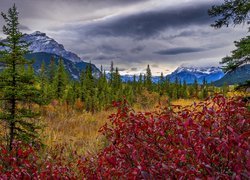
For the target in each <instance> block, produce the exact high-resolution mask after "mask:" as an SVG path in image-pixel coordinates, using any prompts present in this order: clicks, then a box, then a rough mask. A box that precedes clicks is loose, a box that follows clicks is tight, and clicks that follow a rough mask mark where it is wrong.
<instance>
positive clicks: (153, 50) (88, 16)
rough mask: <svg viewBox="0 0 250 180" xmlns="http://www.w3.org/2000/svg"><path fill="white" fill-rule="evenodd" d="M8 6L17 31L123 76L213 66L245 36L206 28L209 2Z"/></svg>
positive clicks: (116, 0) (241, 30)
mask: <svg viewBox="0 0 250 180" xmlns="http://www.w3.org/2000/svg"><path fill="white" fill-rule="evenodd" d="M13 2H15V3H16V4H17V7H18V9H19V12H20V22H21V26H20V29H21V30H22V31H24V32H28V33H29V32H32V31H35V30H40V31H43V32H45V33H47V34H48V35H49V36H51V37H52V38H54V39H55V40H57V41H58V42H59V43H62V44H64V46H65V47H66V48H67V49H69V50H71V51H73V52H75V53H77V54H79V55H80V56H81V57H83V59H84V60H86V61H90V60H91V61H92V62H93V63H95V64H96V65H97V66H100V65H101V64H102V65H103V66H104V68H106V69H108V68H109V66H110V62H111V61H114V63H115V65H116V66H118V67H119V69H120V70H121V73H123V74H126V73H130V74H134V73H140V72H143V71H144V70H145V67H146V65H147V64H150V65H151V67H152V70H153V73H154V74H155V75H157V73H160V72H163V73H165V74H166V73H169V72H171V71H172V70H174V68H176V67H177V66H179V65H181V64H183V63H189V64H195V65H197V64H199V65H209V64H213V65H214V64H218V62H219V61H220V59H221V58H222V57H224V56H225V55H227V54H229V53H230V51H231V50H232V49H233V41H234V40H237V39H239V38H240V37H243V36H245V35H246V32H247V30H246V27H236V28H233V27H229V28H223V29H220V30H214V29H213V28H211V27H210V26H209V25H210V24H211V23H212V22H213V19H211V18H210V17H208V15H207V10H208V9H209V8H210V7H211V6H212V4H211V3H212V2H211V1H209V0H204V1H202V2H201V1H200V0H179V1H178V2H177V1H174V0H74V1H69V0H43V1H38V0H12V1H9V0H1V6H0V10H1V11H4V12H6V11H7V9H8V8H9V7H10V6H11V5H12V4H13ZM0 25H1V26H2V25H3V21H0ZM0 35H1V34H0ZM169 70H170V71H169Z"/></svg>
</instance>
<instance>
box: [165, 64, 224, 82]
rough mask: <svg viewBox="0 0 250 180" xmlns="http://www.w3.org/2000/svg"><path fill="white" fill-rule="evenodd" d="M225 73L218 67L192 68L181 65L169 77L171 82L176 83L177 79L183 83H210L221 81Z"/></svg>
mask: <svg viewBox="0 0 250 180" xmlns="http://www.w3.org/2000/svg"><path fill="white" fill-rule="evenodd" d="M223 76H224V73H223V71H222V69H221V68H220V67H216V66H204V67H198V66H192V65H181V66H180V67H178V68H177V69H176V70H175V71H174V72H173V73H171V74H170V75H168V78H169V79H170V81H172V82H174V81H175V80H176V78H177V79H178V80H180V81H181V82H184V81H186V82H187V83H193V82H194V81H195V80H197V81H198V83H202V82H203V80H204V79H205V80H206V81H207V82H208V83H211V82H214V81H216V80H219V79H221V78H222V77H223Z"/></svg>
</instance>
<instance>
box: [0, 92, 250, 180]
mask: <svg viewBox="0 0 250 180" xmlns="http://www.w3.org/2000/svg"><path fill="white" fill-rule="evenodd" d="M115 106H117V107H118V111H117V113H116V114H113V115H111V116H110V121H111V122H112V125H107V124H106V125H105V126H103V127H102V128H101V130H100V132H101V133H103V134H104V135H105V136H106V137H107V139H108V145H107V146H106V148H104V149H103V150H102V151H101V152H100V153H99V154H98V156H97V157H95V156H93V157H90V158H79V159H78V161H75V160H76V159H77V158H78V156H77V155H76V154H75V156H74V158H73V159H72V160H71V161H69V159H66V160H65V159H64V158H63V157H64V156H63V155H62V156H61V154H62V153H63V151H62V152H61V153H59V154H55V155H53V156H51V158H48V157H46V158H42V157H41V156H39V153H38V152H39V151H35V150H34V149H33V148H32V147H30V146H28V145H23V144H20V143H16V144H15V146H14V147H13V150H12V151H11V152H9V151H7V150H6V149H5V147H4V146H0V179H62V178H63V179H79V178H83V177H84V178H86V179H166V178H171V179H194V178H209V179H248V178H249V177H250V143H249V142H250V112H249V110H247V108H246V103H244V102H243V101H242V100H241V98H233V99H226V98H225V97H223V96H220V95H218V96H216V97H214V98H212V99H209V100H207V101H204V102H201V103H199V104H193V105H192V106H188V107H180V106H172V107H166V108H163V109H159V110H158V111H155V112H146V113H141V112H139V113H135V112H133V110H131V109H130V108H129V106H128V105H127V103H126V101H124V102H120V103H115ZM57 152H58V151H57ZM52 154H53V153H52ZM76 157H77V158H76Z"/></svg>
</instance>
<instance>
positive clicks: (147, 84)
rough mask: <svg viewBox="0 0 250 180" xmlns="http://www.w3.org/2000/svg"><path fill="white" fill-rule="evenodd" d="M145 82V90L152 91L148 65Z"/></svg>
mask: <svg viewBox="0 0 250 180" xmlns="http://www.w3.org/2000/svg"><path fill="white" fill-rule="evenodd" d="M145 81H146V82H145V83H146V87H147V89H148V90H149V91H150V90H152V73H151V69H150V67H149V65H148V66H147V70H146V79H145Z"/></svg>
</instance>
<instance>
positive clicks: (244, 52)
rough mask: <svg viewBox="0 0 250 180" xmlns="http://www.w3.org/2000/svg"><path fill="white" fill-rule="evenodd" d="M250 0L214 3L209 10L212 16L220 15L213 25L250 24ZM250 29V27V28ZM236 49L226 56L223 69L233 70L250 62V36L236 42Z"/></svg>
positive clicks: (216, 26)
mask: <svg viewBox="0 0 250 180" xmlns="http://www.w3.org/2000/svg"><path fill="white" fill-rule="evenodd" d="M249 12H250V1H249V0H224V3H223V4H221V5H214V6H212V8H211V9H209V10H208V14H209V15H210V16H211V17H218V19H217V20H215V22H214V23H213V24H211V26H212V27H215V28H221V27H222V26H227V27H228V26H229V24H233V25H239V24H246V23H247V24H250V13H249ZM248 31H250V27H249V30H248ZM234 44H235V46H236V49H235V50H233V51H232V55H231V56H227V57H224V58H223V59H222V61H221V64H225V66H224V67H223V70H224V71H225V72H231V71H234V70H235V69H237V68H238V67H239V66H241V65H243V64H246V63H249V62H250V36H247V37H245V38H242V39H241V40H240V41H235V42H234Z"/></svg>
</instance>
